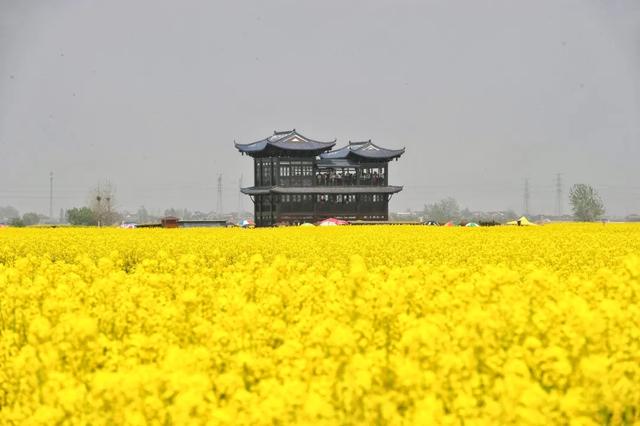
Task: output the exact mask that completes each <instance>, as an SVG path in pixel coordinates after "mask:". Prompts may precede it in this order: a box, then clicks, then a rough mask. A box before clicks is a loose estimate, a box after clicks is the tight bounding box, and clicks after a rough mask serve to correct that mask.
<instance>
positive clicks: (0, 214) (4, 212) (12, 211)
mask: <svg viewBox="0 0 640 426" xmlns="http://www.w3.org/2000/svg"><path fill="white" fill-rule="evenodd" d="M19 217H20V213H18V210H16V208H15V207H12V206H5V207H0V219H15V218H19Z"/></svg>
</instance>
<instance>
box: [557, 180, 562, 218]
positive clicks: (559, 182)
mask: <svg viewBox="0 0 640 426" xmlns="http://www.w3.org/2000/svg"><path fill="white" fill-rule="evenodd" d="M556 214H557V215H558V216H562V173H558V174H556Z"/></svg>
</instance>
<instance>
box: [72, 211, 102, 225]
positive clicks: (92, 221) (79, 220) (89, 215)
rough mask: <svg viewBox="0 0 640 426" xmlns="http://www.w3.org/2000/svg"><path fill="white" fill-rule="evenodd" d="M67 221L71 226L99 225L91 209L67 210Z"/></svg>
mask: <svg viewBox="0 0 640 426" xmlns="http://www.w3.org/2000/svg"><path fill="white" fill-rule="evenodd" d="M67 221H68V222H69V223H70V224H71V225H80V226H93V225H97V224H98V222H97V221H96V217H95V216H94V214H93V211H92V210H91V209H90V208H89V207H80V208H78V207H74V208H72V209H69V210H67Z"/></svg>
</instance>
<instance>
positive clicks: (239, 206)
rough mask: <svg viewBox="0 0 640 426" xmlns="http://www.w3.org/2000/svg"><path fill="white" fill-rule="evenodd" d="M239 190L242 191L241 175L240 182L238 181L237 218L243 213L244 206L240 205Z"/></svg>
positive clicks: (240, 196) (240, 195)
mask: <svg viewBox="0 0 640 426" xmlns="http://www.w3.org/2000/svg"><path fill="white" fill-rule="evenodd" d="M241 189H242V174H240V180H239V181H238V218H239V217H240V215H241V214H242V212H243V211H244V206H243V205H242V192H240V190H241Z"/></svg>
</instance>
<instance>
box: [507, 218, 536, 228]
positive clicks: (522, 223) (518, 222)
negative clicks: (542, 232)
mask: <svg viewBox="0 0 640 426" xmlns="http://www.w3.org/2000/svg"><path fill="white" fill-rule="evenodd" d="M505 225H518V226H538V224H537V223H533V222H529V219H527V218H526V217H525V216H522V217H521V218H520V219H518V220H512V221H511V222H507V223H506V224H505Z"/></svg>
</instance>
